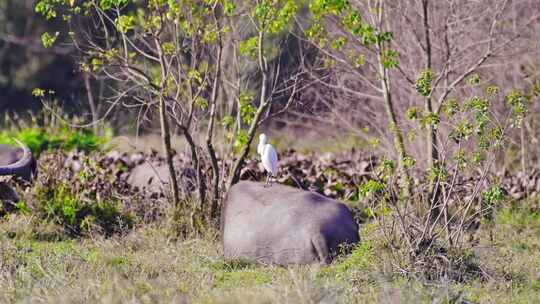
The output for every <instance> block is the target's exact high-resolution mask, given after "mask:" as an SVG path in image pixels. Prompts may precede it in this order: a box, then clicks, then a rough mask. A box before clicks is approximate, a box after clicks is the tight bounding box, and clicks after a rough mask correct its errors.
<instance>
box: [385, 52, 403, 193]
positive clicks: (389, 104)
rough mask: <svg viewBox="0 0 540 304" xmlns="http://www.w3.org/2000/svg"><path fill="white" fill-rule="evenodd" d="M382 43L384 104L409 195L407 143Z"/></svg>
mask: <svg viewBox="0 0 540 304" xmlns="http://www.w3.org/2000/svg"><path fill="white" fill-rule="evenodd" d="M382 52H383V48H382V44H381V43H379V54H378V61H379V77H380V82H381V87H382V91H383V98H384V105H385V109H386V114H387V116H388V119H389V120H390V131H391V132H392V134H393V136H394V148H395V149H396V152H397V154H398V156H399V167H400V168H401V171H402V173H403V176H404V179H405V183H404V185H403V186H404V189H403V190H405V193H404V194H405V195H406V196H408V195H409V194H410V190H411V189H410V187H411V184H410V180H411V179H410V176H409V172H408V170H407V168H405V160H406V158H407V150H406V148H405V143H404V141H403V134H402V132H401V129H400V127H399V125H398V122H397V118H396V112H395V110H394V104H393V100H392V93H391V91H390V82H389V78H388V77H389V76H388V70H387V69H386V67H384V65H383V62H382Z"/></svg>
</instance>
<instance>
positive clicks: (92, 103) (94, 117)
mask: <svg viewBox="0 0 540 304" xmlns="http://www.w3.org/2000/svg"><path fill="white" fill-rule="evenodd" d="M83 78H84V86H85V89H86V94H87V96H88V105H89V106H90V113H91V114H92V128H93V129H94V133H96V134H97V133H98V131H99V128H98V125H97V122H98V120H99V117H98V112H97V108H96V103H95V100H94V94H92V86H91V85H90V75H88V74H87V73H84V74H83Z"/></svg>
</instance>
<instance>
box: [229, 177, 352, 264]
mask: <svg viewBox="0 0 540 304" xmlns="http://www.w3.org/2000/svg"><path fill="white" fill-rule="evenodd" d="M221 212H222V214H221V235H222V241H223V251H224V254H225V257H226V258H228V259H244V260H249V261H257V262H262V263H274V264H279V265H287V264H311V263H323V264H326V263H329V262H331V260H332V259H333V258H334V257H335V256H336V255H337V254H338V253H339V251H340V247H341V246H340V245H352V244H355V243H357V242H359V240H360V239H359V235H358V225H357V224H356V222H355V221H354V218H353V215H352V214H351V212H350V210H349V209H348V208H347V207H346V206H345V205H344V204H342V203H340V202H338V201H336V200H333V199H330V198H327V197H324V196H322V195H320V194H317V193H314V192H308V191H304V190H300V189H297V188H292V187H289V186H284V185H279V184H274V185H272V186H270V187H265V186H264V184H262V183H256V182H249V181H242V182H240V183H238V184H236V185H234V186H233V187H232V188H231V189H230V191H229V193H228V194H227V198H226V200H225V202H224V203H223V205H222V210H221ZM346 247H347V246H346Z"/></svg>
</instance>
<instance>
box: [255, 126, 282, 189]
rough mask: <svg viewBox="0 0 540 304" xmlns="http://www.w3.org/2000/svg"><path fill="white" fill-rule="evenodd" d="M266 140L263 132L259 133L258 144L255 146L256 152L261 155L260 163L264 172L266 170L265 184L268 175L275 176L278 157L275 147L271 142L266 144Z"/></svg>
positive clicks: (268, 177)
mask: <svg viewBox="0 0 540 304" xmlns="http://www.w3.org/2000/svg"><path fill="white" fill-rule="evenodd" d="M267 140H268V139H267V137H266V135H265V134H264V133H263V134H261V135H259V145H258V146H257V153H259V155H261V162H262V165H263V167H264V169H265V170H266V172H268V175H267V178H266V185H268V183H269V181H270V177H276V175H277V171H278V157H277V152H276V149H274V147H273V146H272V145H271V144H268V143H267Z"/></svg>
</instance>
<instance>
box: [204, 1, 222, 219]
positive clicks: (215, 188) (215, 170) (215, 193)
mask: <svg viewBox="0 0 540 304" xmlns="http://www.w3.org/2000/svg"><path fill="white" fill-rule="evenodd" d="M215 13H216V12H215V11H214V22H215V24H216V26H217V28H218V29H219V28H221V27H220V25H219V21H218V19H217V17H216V15H215ZM217 46H218V50H217V51H218V53H217V59H216V71H215V75H214V83H213V85H214V86H213V88H212V95H211V98H210V122H209V124H208V132H207V134H206V147H207V149H208V154H209V155H210V161H211V163H212V174H213V182H212V205H211V207H210V217H211V218H216V217H217V210H218V203H219V166H218V160H217V157H216V151H215V149H214V146H213V135H214V123H215V119H216V102H217V97H218V89H219V77H220V75H221V55H222V50H223V44H222V41H221V34H218V45H217Z"/></svg>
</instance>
